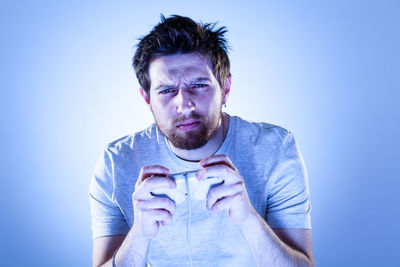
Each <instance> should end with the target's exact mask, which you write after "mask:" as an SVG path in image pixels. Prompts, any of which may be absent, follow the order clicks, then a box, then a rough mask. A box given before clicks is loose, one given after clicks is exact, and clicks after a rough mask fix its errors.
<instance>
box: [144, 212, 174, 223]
mask: <svg viewBox="0 0 400 267" xmlns="http://www.w3.org/2000/svg"><path fill="white" fill-rule="evenodd" d="M142 216H143V217H145V218H147V219H148V220H150V221H164V222H165V223H166V224H168V223H170V222H171V221H172V214H171V213H170V212H169V211H167V210H164V209H146V210H142Z"/></svg>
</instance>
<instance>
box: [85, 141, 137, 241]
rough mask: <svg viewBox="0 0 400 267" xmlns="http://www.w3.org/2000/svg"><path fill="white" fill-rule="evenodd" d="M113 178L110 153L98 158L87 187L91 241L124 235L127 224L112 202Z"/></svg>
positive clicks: (117, 207) (126, 231) (104, 153)
mask: <svg viewBox="0 0 400 267" xmlns="http://www.w3.org/2000/svg"><path fill="white" fill-rule="evenodd" d="M113 192H114V177H113V163H112V159H111V157H110V152H109V151H108V150H107V149H105V150H104V152H103V154H102V155H101V156H100V158H99V160H98V162H97V165H96V168H95V170H94V172H93V176H92V179H91V182H90V186H89V200H90V214H91V216H92V239H95V238H97V237H102V236H109V235H119V234H126V233H128V231H129V227H128V224H127V223H126V220H125V217H124V216H123V214H122V212H121V210H120V208H119V206H118V205H117V204H116V203H115V201H114V200H113Z"/></svg>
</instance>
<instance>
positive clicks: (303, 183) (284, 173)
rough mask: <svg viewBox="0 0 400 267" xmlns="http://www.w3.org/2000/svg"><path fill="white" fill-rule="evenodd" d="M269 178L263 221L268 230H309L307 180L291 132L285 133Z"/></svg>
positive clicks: (309, 205) (309, 209)
mask: <svg viewBox="0 0 400 267" xmlns="http://www.w3.org/2000/svg"><path fill="white" fill-rule="evenodd" d="M285 132H286V134H285V135H284V136H283V138H282V143H281V145H280V147H279V149H278V150H279V153H278V158H277V161H276V164H275V166H274V167H273V170H272V172H271V174H270V177H269V179H268V200H267V212H266V218H265V219H266V221H267V223H268V225H269V226H270V227H271V228H303V229H311V216H310V212H311V204H310V192H309V188H308V177H307V173H306V168H305V165H304V161H303V158H302V156H301V153H300V151H299V149H298V146H297V144H296V141H295V139H294V137H293V134H292V133H291V132H287V131H285Z"/></svg>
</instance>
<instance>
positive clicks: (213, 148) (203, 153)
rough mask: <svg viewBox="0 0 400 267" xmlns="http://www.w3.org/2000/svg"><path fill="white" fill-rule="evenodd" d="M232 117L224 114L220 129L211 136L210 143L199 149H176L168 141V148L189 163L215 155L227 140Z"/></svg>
mask: <svg viewBox="0 0 400 267" xmlns="http://www.w3.org/2000/svg"><path fill="white" fill-rule="evenodd" d="M229 122H230V117H229V115H228V114H225V113H222V116H221V120H220V122H219V125H218V129H217V130H216V131H215V133H214V134H213V135H212V136H211V138H210V140H208V142H207V143H206V144H205V145H204V146H202V147H200V148H197V149H192V150H185V149H180V148H177V147H174V146H173V145H172V144H171V143H170V142H169V141H168V140H167V143H168V146H169V148H170V149H171V151H172V152H173V153H174V154H175V155H176V156H177V157H179V158H181V159H183V160H187V161H200V160H202V159H203V158H205V157H208V156H211V155H213V154H214V153H215V152H217V151H218V149H219V148H220V147H221V145H222V143H223V142H224V140H225V137H226V134H227V132H228V129H229Z"/></svg>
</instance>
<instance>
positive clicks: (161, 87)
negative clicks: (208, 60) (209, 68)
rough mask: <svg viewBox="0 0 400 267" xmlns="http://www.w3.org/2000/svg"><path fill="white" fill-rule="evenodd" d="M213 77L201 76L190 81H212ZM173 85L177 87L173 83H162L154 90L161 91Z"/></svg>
mask: <svg viewBox="0 0 400 267" xmlns="http://www.w3.org/2000/svg"><path fill="white" fill-rule="evenodd" d="M210 81H211V79H210V78H206V77H199V78H195V79H193V80H192V81H191V82H190V83H191V84H192V83H198V82H210ZM171 87H176V86H175V85H173V84H160V85H158V86H157V87H156V88H154V90H156V91H159V90H162V89H164V88H171Z"/></svg>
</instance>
